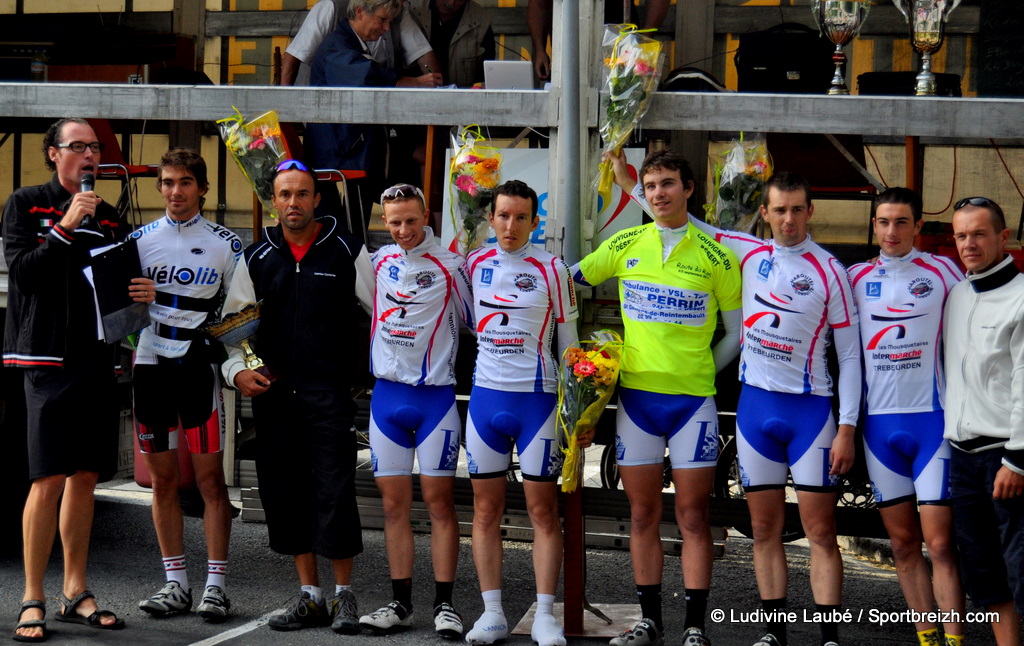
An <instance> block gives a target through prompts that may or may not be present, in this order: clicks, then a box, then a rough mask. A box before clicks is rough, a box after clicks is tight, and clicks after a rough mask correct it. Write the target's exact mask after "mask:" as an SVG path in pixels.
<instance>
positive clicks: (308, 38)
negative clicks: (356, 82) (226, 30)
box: [281, 0, 442, 85]
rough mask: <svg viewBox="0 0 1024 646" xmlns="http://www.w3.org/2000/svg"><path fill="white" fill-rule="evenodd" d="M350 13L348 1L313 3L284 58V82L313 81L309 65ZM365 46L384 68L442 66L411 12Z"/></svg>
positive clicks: (434, 68) (403, 13)
mask: <svg viewBox="0 0 1024 646" xmlns="http://www.w3.org/2000/svg"><path fill="white" fill-rule="evenodd" d="M347 16H348V1H347V0H320V1H319V2H317V3H316V4H315V5H313V7H312V8H311V9H310V10H309V13H308V14H306V19H305V20H304V21H303V22H302V26H301V27H299V31H298V32H296V34H295V36H294V37H293V38H292V42H290V43H289V44H288V48H287V49H286V50H285V52H284V56H283V57H282V58H281V85H309V84H310V83H309V70H310V65H312V63H313V57H314V56H316V52H317V50H318V49H319V48H320V44H321V43H322V42H324V38H326V37H327V35H328V34H330V33H331V32H332V31H334V30H335V28H337V26H338V22H339V21H341V20H344V19H345V18H346V17H347ZM366 48H367V49H368V50H369V52H370V56H372V57H373V60H375V61H377V62H378V63H380V64H381V65H383V66H385V67H391V68H394V69H407V68H409V67H412V66H413V65H415V66H416V67H417V68H418V69H419V70H420V71H421V72H423V73H424V74H429V73H431V72H434V71H440V70H441V69H442V68H441V63H440V60H439V59H438V57H437V56H436V55H435V54H434V51H433V50H432V49H431V47H430V43H429V42H427V37H426V36H424V34H423V29H422V25H420V24H419V23H417V22H416V19H414V18H413V17H412V14H411V13H410V12H409V11H405V10H403V11H400V12H399V14H398V17H397V18H395V29H394V32H390V31H389V32H388V33H386V34H384V35H383V36H381V37H380V38H378V39H377V40H375V41H373V42H369V43H366Z"/></svg>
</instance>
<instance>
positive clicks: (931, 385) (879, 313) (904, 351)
mask: <svg viewBox="0 0 1024 646" xmlns="http://www.w3.org/2000/svg"><path fill="white" fill-rule="evenodd" d="M849 273H850V282H851V283H852V284H853V295H854V298H855V299H856V301H857V312H858V314H859V316H860V338H861V348H862V349H863V355H864V381H865V383H866V385H867V410H868V413H870V414H872V415H877V414H881V413H923V412H928V411H937V410H942V401H943V399H942V393H943V389H944V388H945V380H944V379H943V374H942V360H941V354H940V353H941V350H942V349H941V343H940V341H941V339H942V308H943V306H944V305H945V302H946V296H948V295H949V290H950V289H952V288H953V285H955V284H956V283H957V282H959V281H961V280H963V274H962V273H960V270H959V269H958V268H957V266H956V265H955V264H954V263H953V261H952V260H950V259H949V258H942V257H941V256H933V255H932V254H929V253H922V252H920V251H918V250H917V249H914V250H912V251H911V252H910V253H908V254H907V255H905V256H903V257H902V258H888V257H886V256H884V255H883V256H880V257H879V259H878V262H877V263H874V264H869V263H861V264H858V265H854V266H853V267H850V272H849Z"/></svg>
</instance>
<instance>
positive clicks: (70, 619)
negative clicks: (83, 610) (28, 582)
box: [54, 590, 124, 630]
mask: <svg viewBox="0 0 1024 646" xmlns="http://www.w3.org/2000/svg"><path fill="white" fill-rule="evenodd" d="M95 598H96V595H94V594H93V593H92V592H89V591H88V590H82V591H81V592H80V593H79V594H78V596H76V597H75V598H74V599H68V597H67V595H66V594H64V593H63V592H61V593H60V604H61V606H63V607H62V608H61V612H58V613H57V614H56V615H54V619H56V620H57V621H64V622H67V623H69V624H82V625H83V626H92V627H93V628H99V629H100V630H120V629H122V628H124V620H123V619H120V618H118V616H117V615H115V614H114V613H113V612H111V611H109V610H97V611H96V612H94V613H92V614H91V615H89V616H88V617H86V616H85V615H80V614H78V604H80V603H82V602H83V601H85V600H86V599H95ZM104 617H113V618H114V623H112V624H105V623H103V618H104Z"/></svg>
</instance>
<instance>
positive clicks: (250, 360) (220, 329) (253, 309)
mask: <svg viewBox="0 0 1024 646" xmlns="http://www.w3.org/2000/svg"><path fill="white" fill-rule="evenodd" d="M262 302H263V301H260V302H259V303H250V304H249V305H246V306H245V307H243V308H242V309H241V310H239V311H237V312H235V313H233V314H228V315H227V316H225V317H224V318H222V319H221V320H219V321H212V322H210V323H207V324H205V325H203V326H202V327H201V328H200V330H201V331H203V332H205V333H206V334H209V335H210V336H211V337H212V338H214V339H216V340H217V341H220V342H221V343H226V344H228V345H237V346H239V347H241V348H242V356H243V360H244V361H245V367H246V368H248V369H249V370H255V371H256V372H258V373H260V374H261V375H263V376H264V377H266V378H267V379H268V380H270V381H274V379H275V378H276V377H275V376H274V375H273V374H272V373H271V371H270V368H268V367H267V366H266V365H265V364H264V363H263V360H262V359H260V358H259V357H257V356H256V353H255V352H253V351H252V348H251V347H250V346H249V342H250V341H251V340H252V337H253V336H254V335H255V334H256V330H257V329H259V327H260V305H261V303H262Z"/></svg>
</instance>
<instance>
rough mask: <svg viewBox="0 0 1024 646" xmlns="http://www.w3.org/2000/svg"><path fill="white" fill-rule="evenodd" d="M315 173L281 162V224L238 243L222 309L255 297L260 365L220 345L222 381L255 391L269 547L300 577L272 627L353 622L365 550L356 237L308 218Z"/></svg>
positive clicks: (346, 628) (353, 626) (343, 626)
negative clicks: (325, 587)
mask: <svg viewBox="0 0 1024 646" xmlns="http://www.w3.org/2000/svg"><path fill="white" fill-rule="evenodd" d="M319 197H320V196H319V195H318V194H317V193H316V182H315V180H314V177H313V175H312V173H310V172H309V171H308V170H307V169H306V167H305V166H303V165H302V164H301V163H299V162H296V161H286V162H284V163H282V164H281V165H280V166H279V167H278V171H277V172H276V173H275V175H274V198H273V199H274V205H275V207H277V210H278V219H279V221H280V224H279V225H278V226H275V227H270V228H268V229H267V230H266V238H265V239H264V240H263V241H260V242H257V243H255V244H253V245H250V246H249V248H247V249H246V250H245V257H244V262H245V267H244V268H243V267H241V266H239V267H237V268H236V269H235V275H234V278H233V279H232V282H231V287H230V288H229V289H228V295H227V300H226V302H225V304H224V312H225V313H230V312H237V311H239V310H241V309H242V308H243V307H245V306H246V305H248V304H250V303H256V302H260V301H262V305H261V306H260V327H259V332H258V334H257V339H256V340H255V342H254V343H253V346H252V349H253V351H254V352H255V353H256V355H257V356H258V357H259V358H260V359H262V360H263V361H264V362H265V364H266V368H267V371H266V372H267V373H268V374H269V376H267V375H266V374H263V372H257V371H256V370H250V369H247V368H246V367H245V364H244V361H243V353H242V350H241V348H239V347H238V346H231V345H229V346H227V349H228V355H229V358H228V360H227V361H226V362H225V364H224V367H223V371H224V376H225V378H226V379H227V381H228V383H231V384H234V385H235V386H236V387H237V388H238V389H239V390H240V391H241V392H242V394H244V395H247V396H250V397H253V415H254V417H255V420H256V428H257V435H258V440H257V445H258V449H257V456H256V472H257V475H258V476H259V483H260V498H261V500H262V502H263V509H264V510H265V512H266V516H267V525H268V529H269V533H270V547H271V549H273V550H274V551H275V552H278V553H281V554H289V555H291V556H293V557H294V558H295V567H296V569H297V570H298V574H299V580H300V583H301V585H302V589H301V591H300V594H299V596H298V597H297V600H296V602H295V603H293V604H291V605H290V606H289V607H288V609H287V610H286V611H285V612H284V613H283V614H280V615H275V616H273V617H271V618H270V620H269V622H268V623H269V625H270V627H271V628H273V629H276V630H295V629H299V628H305V627H308V626H322V625H327V624H328V623H331V619H332V618H333V624H332V628H333V629H334V630H336V631H337V632H345V633H352V632H358V631H359V624H358V621H359V620H358V616H357V614H356V604H355V597H354V595H353V594H352V591H351V589H350V581H351V572H352V558H353V557H354V556H355V555H356V554H358V553H359V552H361V551H362V537H361V530H360V525H359V512H358V509H357V507H356V500H355V482H354V477H355V454H356V449H355V435H354V433H352V432H351V428H352V419H353V416H354V413H355V406H354V404H353V403H352V398H351V392H350V375H351V374H352V365H351V352H349V351H347V348H349V347H350V346H351V344H352V342H353V340H354V339H356V338H357V337H356V332H355V330H354V325H353V323H354V319H353V317H354V315H355V311H354V310H355V303H356V300H355V268H354V262H355V259H356V257H357V256H358V255H359V251H360V248H361V246H362V245H361V244H360V243H359V241H358V240H356V239H355V238H354V237H352V236H351V234H349V233H348V232H347V231H344V230H343V229H341V228H340V227H339V224H338V222H337V221H336V220H335V219H334V218H333V217H329V216H328V217H324V218H319V219H314V218H313V210H314V208H315V207H316V204H317V202H318V201H319ZM316 554H320V555H322V556H324V557H327V558H329V559H331V560H332V561H333V565H334V575H335V592H334V595H333V596H332V598H331V599H330V600H329V601H328V602H326V603H325V595H324V594H323V593H322V592H321V589H320V587H319V583H318V577H317V564H316Z"/></svg>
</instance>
